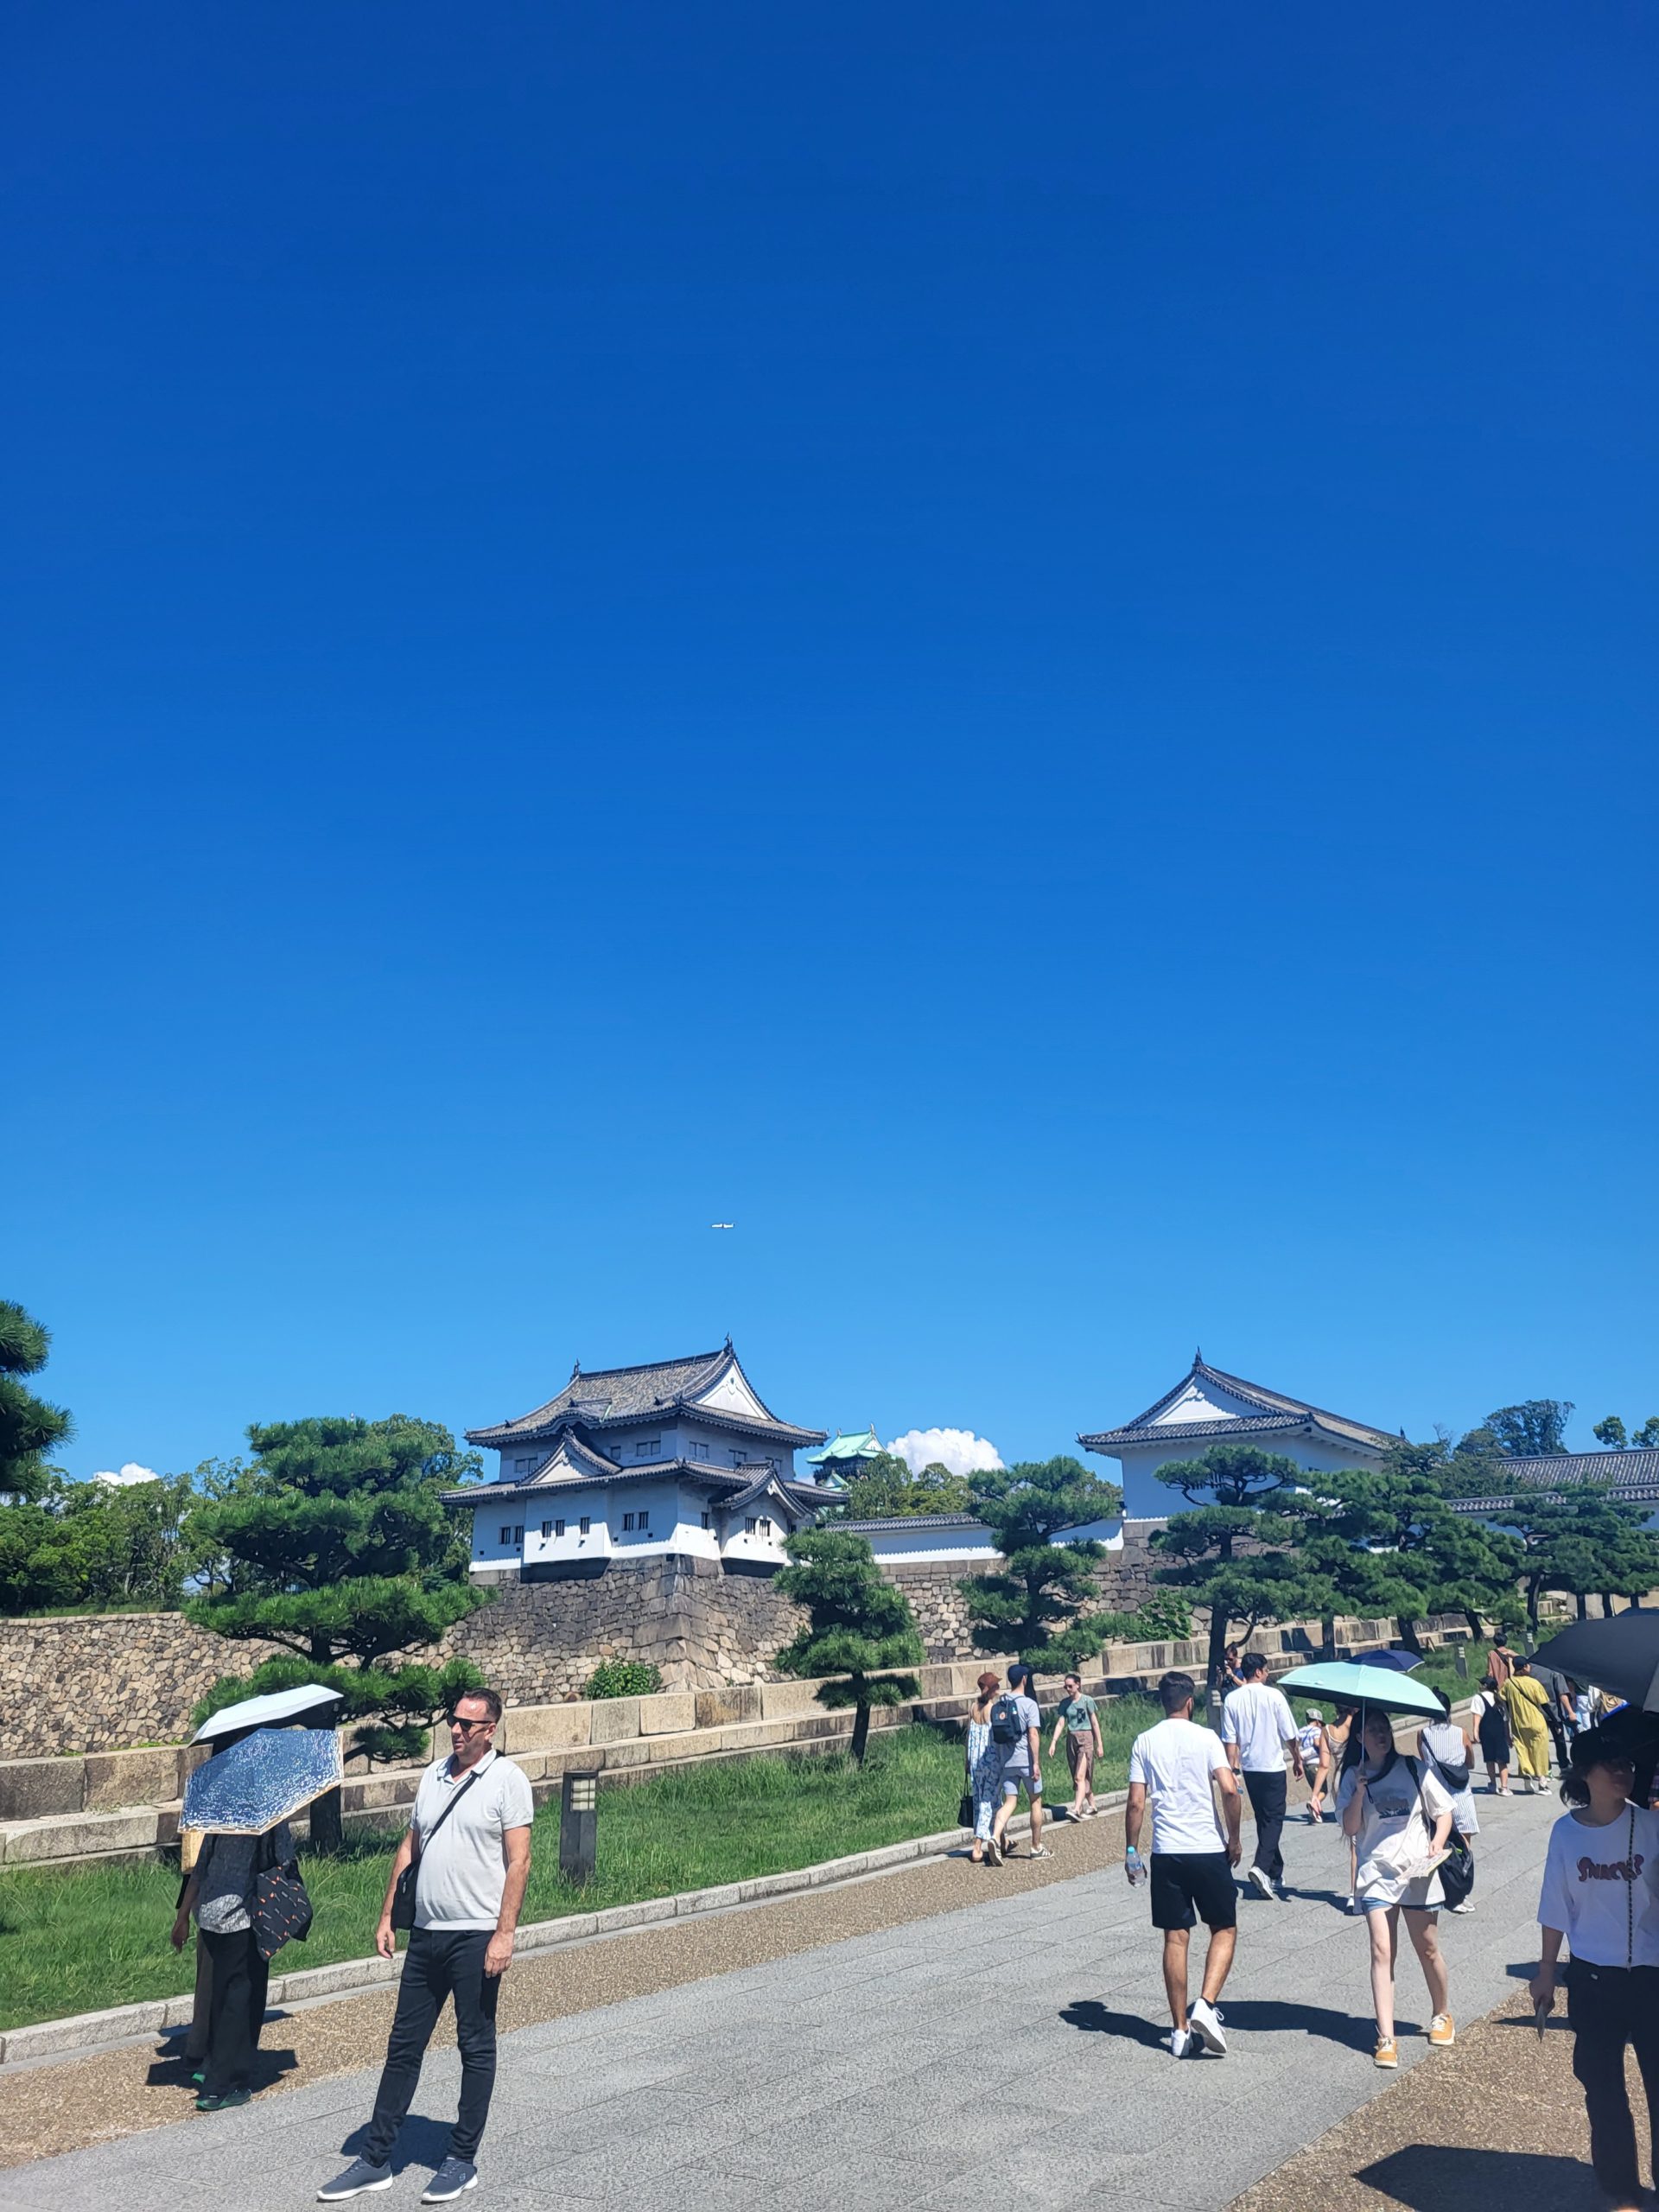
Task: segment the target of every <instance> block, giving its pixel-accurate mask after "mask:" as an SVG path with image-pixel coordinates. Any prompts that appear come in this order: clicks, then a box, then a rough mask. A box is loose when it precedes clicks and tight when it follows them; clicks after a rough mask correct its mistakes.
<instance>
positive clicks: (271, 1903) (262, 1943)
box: [248, 1835, 311, 1965]
mask: <svg viewBox="0 0 1659 2212" xmlns="http://www.w3.org/2000/svg"><path fill="white" fill-rule="evenodd" d="M257 1869H258V1871H257V1872H256V1873H255V1875H254V1878H253V1896H252V1898H251V1902H250V1908H249V1912H248V1918H249V1920H250V1922H251V1923H252V1927H253V1940H254V1942H256V1943H257V1945H258V1947H259V1955H260V1957H261V1958H262V1959H264V1961H265V1962H266V1964H267V1965H269V1964H270V1961H271V1960H272V1959H274V1958H275V1957H276V1955H277V1952H278V1951H280V1950H281V1949H282V1948H283V1944H284V1943H303V1942H304V1941H305V1939H306V1937H307V1936H308V1935H309V1934H310V1933H311V1899H310V1896H309V1894H308V1891H307V1890H306V1886H305V1884H304V1883H303V1882H302V1880H301V1878H300V1862H299V1860H298V1859H281V1860H279V1859H277V1852H276V1846H275V1844H274V1842H273V1841H272V1839H271V1837H270V1835H265V1836H264V1837H262V1838H261V1839H260V1846H259V1853H258V1859H257Z"/></svg>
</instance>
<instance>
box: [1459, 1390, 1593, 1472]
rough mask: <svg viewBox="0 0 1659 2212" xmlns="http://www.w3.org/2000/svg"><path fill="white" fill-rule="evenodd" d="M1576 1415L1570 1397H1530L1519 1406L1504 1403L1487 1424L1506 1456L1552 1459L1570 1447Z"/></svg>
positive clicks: (1487, 1418)
mask: <svg viewBox="0 0 1659 2212" xmlns="http://www.w3.org/2000/svg"><path fill="white" fill-rule="evenodd" d="M1572 1418H1573V1404H1572V1401H1571V1400H1570V1399H1567V1398H1526V1399H1523V1400H1522V1402H1521V1403H1520V1404H1519V1405H1518V1406H1500V1407H1499V1408H1497V1412H1496V1413H1491V1414H1487V1416H1486V1419H1485V1421H1484V1424H1483V1426H1484V1429H1485V1431H1486V1433H1488V1434H1490V1435H1491V1437H1492V1438H1494V1439H1495V1440H1496V1443H1497V1449H1498V1450H1499V1451H1500V1452H1502V1453H1503V1457H1504V1458H1505V1459H1548V1458H1550V1457H1552V1456H1553V1455H1554V1453H1555V1452H1565V1451H1566V1449H1567V1422H1568V1421H1571V1420H1572ZM1476 1433H1479V1432H1478V1431H1477V1432H1476Z"/></svg>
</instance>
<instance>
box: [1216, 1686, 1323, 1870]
mask: <svg viewBox="0 0 1659 2212" xmlns="http://www.w3.org/2000/svg"><path fill="white" fill-rule="evenodd" d="M1267 1668H1268V1662H1267V1661H1266V1660H1265V1659H1264V1658H1263V1657H1262V1654H1261V1653H1260V1652H1259V1651H1249V1652H1247V1653H1246V1654H1245V1656H1244V1661H1243V1666H1242V1668H1241V1669H1240V1672H1241V1673H1242V1674H1243V1677H1244V1679H1243V1684H1242V1685H1241V1687H1240V1688H1237V1689H1236V1690H1233V1691H1231V1692H1230V1694H1229V1695H1228V1699H1227V1702H1226V1704H1225V1705H1224V1706H1223V1707H1222V1712H1221V1740H1222V1742H1223V1743H1224V1745H1226V1747H1227V1759H1228V1764H1230V1766H1231V1768H1232V1770H1233V1772H1234V1773H1235V1774H1242V1775H1243V1777H1244V1787H1245V1789H1247V1790H1248V1791H1249V1799H1250V1810H1251V1812H1252V1813H1253V1814H1254V1815H1255V1852H1254V1853H1253V1854H1252V1857H1251V1859H1250V1883H1251V1886H1252V1887H1253V1888H1255V1889H1256V1890H1258V1891H1260V1892H1261V1894H1262V1896H1263V1897H1283V1895H1284V1890H1283V1886H1282V1885H1283V1883H1284V1878H1285V1854H1284V1853H1283V1851H1282V1850H1281V1848H1280V1840H1281V1837H1282V1836H1283V1834H1284V1830H1285V1796H1286V1783H1285V1753H1286V1752H1287V1751H1288V1752H1289V1753H1290V1757H1291V1763H1292V1764H1293V1765H1294V1768H1295V1770H1296V1772H1297V1775H1298V1776H1299V1777H1300V1775H1301V1773H1302V1771H1303V1768H1302V1752H1301V1745H1300V1741H1299V1739H1298V1737H1297V1733H1296V1722H1295V1719H1294V1716H1293V1715H1292V1713H1291V1710H1290V1701H1289V1700H1288V1699H1287V1697H1286V1695H1285V1694H1284V1692H1283V1691H1282V1690H1275V1689H1272V1688H1269V1687H1268V1684H1267V1682H1266V1681H1264V1680H1263V1676H1264V1675H1266V1673H1267Z"/></svg>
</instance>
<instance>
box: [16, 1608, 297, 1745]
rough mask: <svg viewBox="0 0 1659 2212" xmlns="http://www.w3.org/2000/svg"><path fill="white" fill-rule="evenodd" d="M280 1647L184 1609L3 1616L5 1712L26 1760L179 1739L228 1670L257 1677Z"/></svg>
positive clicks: (228, 1673)
mask: <svg viewBox="0 0 1659 2212" xmlns="http://www.w3.org/2000/svg"><path fill="white" fill-rule="evenodd" d="M276 1649H277V1647H276V1646H275V1645H274V1644H264V1643H227V1642H226V1639H225V1638H224V1637H222V1636H212V1635H210V1634H209V1633H208V1631H207V1630H206V1629H199V1628H192V1626H191V1625H190V1624H189V1622H188V1621H187V1620H185V1619H184V1618H182V1617H181V1615H179V1614H177V1613H72V1614H67V1615H65V1616H63V1617H61V1618H58V1619H55V1620H35V1621H15V1620H10V1621H9V1620H0V1712H3V1713H4V1714H5V1716H6V1741H7V1748H8V1749H9V1750H10V1751H14V1752H16V1754H17V1755H18V1756H19V1757H22V1758H53V1757H54V1756H56V1755H58V1754H60V1753H62V1752H65V1751H119V1750H123V1749H125V1748H127V1747H128V1746H130V1745H134V1744H176V1743H177V1742H178V1741H179V1740H180V1738H181V1737H184V1736H188V1734H189V1732H190V1714H191V1711H192V1708H193V1707H194V1705H195V1703H196V1700H198V1699H199V1698H200V1695H201V1694H202V1692H203V1691H204V1690H205V1689H206V1688H207V1686H208V1684H209V1683H210V1682H213V1681H217V1680H218V1679H219V1675H250V1674H251V1673H252V1672H253V1669H255V1668H256V1667H257V1665H258V1664H259V1662H260V1661H261V1660H262V1659H268V1658H270V1656H272V1655H273V1654H274V1652H275V1651H276Z"/></svg>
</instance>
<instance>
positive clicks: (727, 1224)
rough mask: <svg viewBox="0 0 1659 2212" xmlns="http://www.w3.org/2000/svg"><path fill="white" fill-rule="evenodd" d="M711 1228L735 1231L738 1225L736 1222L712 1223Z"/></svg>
mask: <svg viewBox="0 0 1659 2212" xmlns="http://www.w3.org/2000/svg"><path fill="white" fill-rule="evenodd" d="M736 1227H737V1224H736V1223H735V1222H734V1221H711V1222H710V1223H709V1228H710V1229H735V1228H736Z"/></svg>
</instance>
